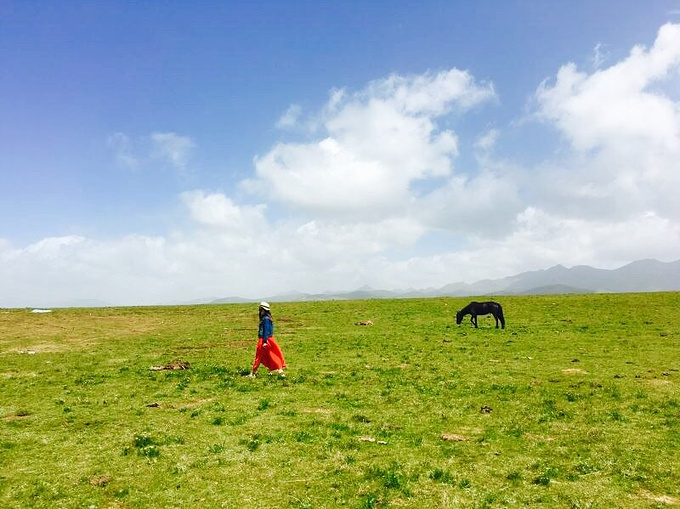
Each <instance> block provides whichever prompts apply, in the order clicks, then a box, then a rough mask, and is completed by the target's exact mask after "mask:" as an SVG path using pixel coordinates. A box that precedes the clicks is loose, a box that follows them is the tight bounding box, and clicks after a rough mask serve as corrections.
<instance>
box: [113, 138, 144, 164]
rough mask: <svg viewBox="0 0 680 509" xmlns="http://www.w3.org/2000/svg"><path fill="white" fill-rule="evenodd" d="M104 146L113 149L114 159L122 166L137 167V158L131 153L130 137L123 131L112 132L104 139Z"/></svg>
mask: <svg viewBox="0 0 680 509" xmlns="http://www.w3.org/2000/svg"><path fill="white" fill-rule="evenodd" d="M106 146H107V147H108V148H109V149H111V150H113V151H114V153H115V155H116V160H117V162H118V164H120V165H121V166H122V167H124V168H132V169H134V168H137V167H138V166H139V160H138V158H137V157H136V156H135V155H134V154H133V151H132V146H131V143H130V138H129V137H128V136H127V135H126V134H125V133H120V132H118V133H113V134H112V135H111V136H109V137H108V138H107V140H106Z"/></svg>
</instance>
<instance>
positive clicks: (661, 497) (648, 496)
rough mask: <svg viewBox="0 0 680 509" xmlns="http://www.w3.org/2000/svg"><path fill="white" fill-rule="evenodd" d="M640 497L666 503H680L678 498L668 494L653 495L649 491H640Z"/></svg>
mask: <svg viewBox="0 0 680 509" xmlns="http://www.w3.org/2000/svg"><path fill="white" fill-rule="evenodd" d="M640 498H644V499H646V500H651V501H653V502H659V503H661V504H667V505H680V500H679V499H677V498H675V497H671V496H670V495H655V494H654V493H652V492H651V491H642V492H640Z"/></svg>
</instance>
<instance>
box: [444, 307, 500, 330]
mask: <svg viewBox="0 0 680 509" xmlns="http://www.w3.org/2000/svg"><path fill="white" fill-rule="evenodd" d="M489 314H491V315H493V317H494V318H495V319H496V328H497V329H498V322H499V321H500V322H501V327H503V328H504V329H505V318H504V317H503V308H502V307H501V305H500V304H499V303H498V302H493V301H489V302H474V301H473V302H470V304H468V305H467V306H465V307H464V308H463V309H461V310H460V311H458V312H457V313H456V323H457V324H458V325H460V322H462V321H463V318H464V317H465V315H472V316H471V318H470V321H471V322H472V325H474V326H475V328H477V315H489Z"/></svg>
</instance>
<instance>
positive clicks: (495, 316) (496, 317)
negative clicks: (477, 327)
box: [493, 313, 498, 329]
mask: <svg viewBox="0 0 680 509" xmlns="http://www.w3.org/2000/svg"><path fill="white" fill-rule="evenodd" d="M493 317H494V318H495V319H496V328H497V329H498V315H497V314H496V313H494V314H493Z"/></svg>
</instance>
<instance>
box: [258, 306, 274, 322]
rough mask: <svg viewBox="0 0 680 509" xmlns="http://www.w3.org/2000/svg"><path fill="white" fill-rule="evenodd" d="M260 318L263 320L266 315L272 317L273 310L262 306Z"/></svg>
mask: <svg viewBox="0 0 680 509" xmlns="http://www.w3.org/2000/svg"><path fill="white" fill-rule="evenodd" d="M259 315H260V320H262V319H263V318H264V317H265V316H269V318H271V317H272V312H271V311H270V310H269V309H265V308H263V307H260V312H259Z"/></svg>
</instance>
